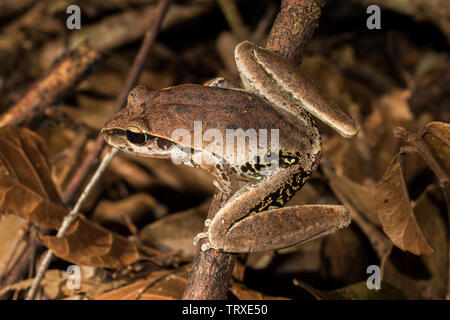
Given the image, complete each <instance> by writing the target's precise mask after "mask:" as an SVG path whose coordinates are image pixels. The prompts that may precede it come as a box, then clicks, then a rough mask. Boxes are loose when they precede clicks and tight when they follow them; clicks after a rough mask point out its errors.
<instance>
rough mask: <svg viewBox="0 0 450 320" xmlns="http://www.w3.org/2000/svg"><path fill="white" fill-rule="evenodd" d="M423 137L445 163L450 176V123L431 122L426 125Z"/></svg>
mask: <svg viewBox="0 0 450 320" xmlns="http://www.w3.org/2000/svg"><path fill="white" fill-rule="evenodd" d="M422 137H423V139H424V140H425V142H426V143H427V144H428V145H429V146H430V148H431V149H432V150H433V153H434V154H435V155H436V156H437V158H438V159H439V160H440V162H441V163H442V164H443V166H444V169H445V171H446V172H447V176H448V177H450V124H448V123H444V122H438V121H436V122H430V123H429V124H427V125H426V127H425V133H424V134H423V136H422Z"/></svg>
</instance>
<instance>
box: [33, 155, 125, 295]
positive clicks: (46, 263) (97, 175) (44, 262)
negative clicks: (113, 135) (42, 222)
mask: <svg viewBox="0 0 450 320" xmlns="http://www.w3.org/2000/svg"><path fill="white" fill-rule="evenodd" d="M117 151H119V149H117V148H112V149H111V151H110V152H108V153H107V154H106V156H105V157H104V158H103V160H102V162H101V163H100V165H99V167H98V168H97V171H95V173H94V175H93V176H92V178H91V180H90V181H89V183H88V184H87V185H86V188H84V190H83V192H82V193H81V196H80V198H79V199H78V201H77V203H76V204H75V206H74V207H73V209H72V210H71V211H70V213H69V214H68V215H67V216H66V217H65V218H64V220H63V223H62V224H61V227H60V228H59V230H58V233H57V234H56V236H57V237H59V238H61V237H63V236H64V235H65V234H66V231H67V229H69V227H70V226H71V225H72V223H73V222H74V221H75V220H76V219H77V217H78V213H79V210H80V208H81V206H82V205H83V204H84V202H85V201H86V199H87V197H88V195H89V194H90V192H91V191H92V188H93V187H94V185H95V183H96V182H97V181H98V180H99V179H100V177H101V175H102V174H103V172H104V171H105V169H106V166H107V165H108V164H109V162H110V161H111V159H112V158H113V157H114V155H115V154H116V153H117ZM52 257H53V252H52V251H51V250H50V249H49V250H48V251H47V253H46V254H45V257H44V259H43V260H42V263H41V265H40V266H39V270H38V272H37V274H36V277H35V278H34V280H33V285H32V286H31V289H30V291H28V294H27V300H31V299H34V296H35V295H36V291H37V289H38V287H39V283H40V282H41V280H42V278H43V277H44V273H45V272H46V271H47V268H48V266H49V264H50V261H51V259H52Z"/></svg>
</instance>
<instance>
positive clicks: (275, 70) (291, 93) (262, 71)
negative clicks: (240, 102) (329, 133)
mask: <svg viewBox="0 0 450 320" xmlns="http://www.w3.org/2000/svg"><path fill="white" fill-rule="evenodd" d="M235 57H236V65H237V67H238V70H239V75H240V76H241V79H242V82H243V83H244V86H245V87H246V88H247V89H248V90H250V91H252V92H254V93H256V94H259V95H261V96H263V97H264V98H266V99H268V100H269V101H270V102H272V103H273V104H275V105H277V106H278V107H279V108H281V109H283V110H285V111H287V112H288V113H289V114H291V115H292V116H294V117H298V118H299V119H302V118H304V116H303V115H302V109H304V110H306V111H307V112H308V113H310V114H311V115H313V116H314V117H316V118H318V119H320V120H321V121H323V122H324V123H326V124H327V125H329V126H330V127H331V128H333V129H334V130H336V131H337V132H338V133H339V134H341V135H342V136H343V137H346V138H349V137H353V136H354V135H356V134H357V133H358V130H359V126H358V124H357V123H356V122H355V121H354V120H353V119H352V118H351V117H349V116H348V115H347V114H345V112H343V111H342V110H341V109H340V108H339V106H338V105H337V104H336V103H334V102H333V101H332V100H331V99H330V98H329V97H328V96H327V95H326V94H325V93H323V92H322V91H321V90H320V89H319V88H318V87H317V86H316V85H315V84H314V83H313V82H312V81H311V80H310V79H309V78H308V77H307V76H306V75H304V74H303V73H302V72H301V71H300V68H299V66H297V65H294V64H291V63H290V62H287V61H286V60H284V59H283V58H281V57H280V56H279V55H277V54H276V53H274V52H271V51H268V50H265V49H263V48H260V47H258V46H256V45H254V44H252V43H250V42H248V41H244V42H242V43H240V44H239V45H238V46H236V49H235ZM244 62H245V63H244ZM261 75H264V76H261Z"/></svg>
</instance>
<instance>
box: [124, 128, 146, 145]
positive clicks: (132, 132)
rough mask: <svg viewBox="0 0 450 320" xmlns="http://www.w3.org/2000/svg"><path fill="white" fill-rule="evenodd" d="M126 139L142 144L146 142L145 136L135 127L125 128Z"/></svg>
mask: <svg viewBox="0 0 450 320" xmlns="http://www.w3.org/2000/svg"><path fill="white" fill-rule="evenodd" d="M127 139H128V141H129V142H130V143H132V144H135V145H138V146H142V145H144V144H146V143H147V136H146V135H145V133H142V132H141V131H140V130H139V129H137V128H128V129H127Z"/></svg>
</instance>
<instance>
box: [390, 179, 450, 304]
mask: <svg viewBox="0 0 450 320" xmlns="http://www.w3.org/2000/svg"><path fill="white" fill-rule="evenodd" d="M431 192H434V194H433V195H431ZM437 195H439V191H438V189H437V188H436V187H435V188H434V190H433V188H432V189H428V190H427V191H426V192H424V194H422V195H421V196H420V197H419V198H418V199H417V201H416V206H415V207H414V212H415V214H416V219H417V221H418V223H419V225H420V226H421V229H422V232H423V234H424V235H425V237H426V239H427V240H428V241H429V243H430V245H431V246H432V247H433V248H434V252H433V253H432V254H430V255H421V256H415V255H412V254H410V253H409V252H403V251H400V250H398V249H397V250H393V251H392V253H391V254H390V256H389V258H388V259H387V262H386V263H385V265H384V266H382V267H381V268H382V269H381V272H382V274H383V280H385V281H387V282H389V283H390V284H392V285H394V286H395V287H397V288H399V289H400V290H401V291H402V292H403V294H404V295H405V296H406V297H407V298H408V299H443V298H444V297H445V295H446V290H447V277H448V274H447V264H448V249H449V247H448V246H449V245H448V231H447V227H446V223H445V220H444V218H443V217H442V213H441V210H440V208H439V206H438V205H437V203H436V202H435V200H434V199H436V197H437Z"/></svg>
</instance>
